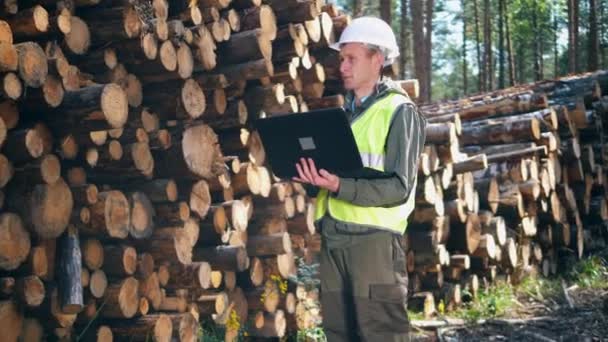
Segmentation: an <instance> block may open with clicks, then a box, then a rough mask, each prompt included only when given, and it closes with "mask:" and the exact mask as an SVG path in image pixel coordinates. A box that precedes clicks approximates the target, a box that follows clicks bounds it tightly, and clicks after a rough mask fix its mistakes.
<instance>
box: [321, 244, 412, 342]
mask: <svg viewBox="0 0 608 342" xmlns="http://www.w3.org/2000/svg"><path fill="white" fill-rule="evenodd" d="M376 235H377V236H376ZM320 258H321V260H320V261H321V309H322V311H323V328H324V331H325V334H326V336H327V339H328V341H329V342H337V341H345V342H346V341H348V342H354V341H369V342H376V341H382V342H385V341H386V342H388V341H409V321H408V317H407V272H406V271H405V253H404V252H403V249H402V248H401V245H400V243H399V237H398V236H397V235H390V234H374V235H371V236H369V240H365V241H364V242H361V243H358V244H356V245H352V246H349V247H347V248H336V249H331V250H330V249H328V248H327V247H326V246H323V247H322V250H321V256H320Z"/></svg>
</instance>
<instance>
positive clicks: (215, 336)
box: [198, 320, 226, 342]
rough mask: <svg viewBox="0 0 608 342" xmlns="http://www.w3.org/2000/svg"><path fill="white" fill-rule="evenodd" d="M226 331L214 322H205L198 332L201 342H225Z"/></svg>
mask: <svg viewBox="0 0 608 342" xmlns="http://www.w3.org/2000/svg"><path fill="white" fill-rule="evenodd" d="M225 333H226V329H225V328H224V327H221V326H218V325H217V324H215V323H214V322H213V321H208V320H207V321H203V322H202V323H201V327H200V329H199V331H198V340H199V342H223V341H224V335H225Z"/></svg>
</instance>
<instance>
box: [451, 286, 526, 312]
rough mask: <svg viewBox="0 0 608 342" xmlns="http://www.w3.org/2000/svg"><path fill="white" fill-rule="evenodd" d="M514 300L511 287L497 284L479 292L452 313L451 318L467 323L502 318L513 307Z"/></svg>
mask: <svg viewBox="0 0 608 342" xmlns="http://www.w3.org/2000/svg"><path fill="white" fill-rule="evenodd" d="M514 298H515V293H514V292H513V287H512V286H510V285H508V284H504V283H499V284H497V285H496V286H493V287H491V288H489V289H487V290H481V291H479V293H478V295H477V298H476V299H475V300H473V301H472V302H470V303H467V304H465V305H464V306H463V307H462V308H460V309H458V310H456V311H454V312H453V313H452V314H451V316H455V317H458V318H462V319H465V320H467V321H477V320H479V319H481V318H487V317H497V316H504V315H505V314H506V313H507V312H508V311H510V310H511V308H512V307H513V305H514V301H513V300H514Z"/></svg>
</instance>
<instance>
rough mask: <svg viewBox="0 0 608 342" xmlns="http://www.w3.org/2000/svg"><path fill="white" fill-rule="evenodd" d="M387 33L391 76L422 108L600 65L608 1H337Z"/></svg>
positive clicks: (606, 48) (607, 59)
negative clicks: (410, 89)
mask: <svg viewBox="0 0 608 342" xmlns="http://www.w3.org/2000/svg"><path fill="white" fill-rule="evenodd" d="M335 2H336V3H337V4H338V5H339V6H341V7H342V8H343V9H345V10H347V11H348V12H350V13H351V14H352V15H353V17H359V16H362V15H374V16H378V17H381V18H382V19H384V20H385V21H387V22H388V23H389V24H391V26H392V27H393V30H394V32H395V33H396V35H397V39H398V43H399V46H400V49H401V55H402V58H400V60H399V62H398V63H399V77H400V78H402V79H408V78H417V79H418V80H419V82H420V98H421V100H422V101H424V102H429V101H439V100H444V99H454V98H458V97H463V96H465V95H470V94H474V93H479V92H487V91H491V90H496V89H502V88H505V87H509V86H512V85H516V84H521V83H530V82H534V81H538V80H543V79H547V78H556V77H560V76H565V75H567V74H570V73H580V72H584V71H593V70H597V69H603V68H606V67H607V63H608V56H607V54H608V32H607V29H608V0H581V1H576V0H337V1H335Z"/></svg>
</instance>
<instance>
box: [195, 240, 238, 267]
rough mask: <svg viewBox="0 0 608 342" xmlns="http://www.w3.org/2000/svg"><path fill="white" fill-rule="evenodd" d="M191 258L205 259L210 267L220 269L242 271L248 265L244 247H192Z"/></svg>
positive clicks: (196, 259)
mask: <svg viewBox="0 0 608 342" xmlns="http://www.w3.org/2000/svg"><path fill="white" fill-rule="evenodd" d="M192 253H193V256H192V258H193V260H195V261H207V262H208V263H210V264H211V268H212V269H216V270H222V271H237V272H238V271H243V270H245V269H247V267H248V266H249V258H248V256H247V250H246V249H245V248H244V247H236V246H218V247H208V248H194V250H193V252H192Z"/></svg>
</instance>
